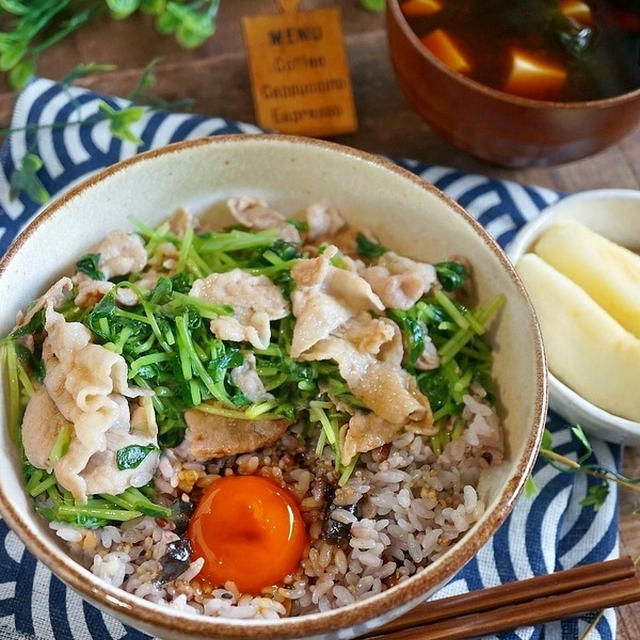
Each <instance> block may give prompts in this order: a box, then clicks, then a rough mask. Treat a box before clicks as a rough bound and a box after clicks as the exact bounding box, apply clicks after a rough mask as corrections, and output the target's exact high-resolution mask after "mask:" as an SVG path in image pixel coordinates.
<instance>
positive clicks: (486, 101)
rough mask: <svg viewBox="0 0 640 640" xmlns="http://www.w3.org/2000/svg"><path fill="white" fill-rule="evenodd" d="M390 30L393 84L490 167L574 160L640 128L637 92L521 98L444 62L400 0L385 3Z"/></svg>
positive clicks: (447, 134)
mask: <svg viewBox="0 0 640 640" xmlns="http://www.w3.org/2000/svg"><path fill="white" fill-rule="evenodd" d="M387 30H388V36H389V50H390V54H391V61H392V63H393V67H394V70H395V72H396V79H397V81H398V84H399V85H400V88H401V89H402V90H403V92H404V94H405V96H406V97H407V100H408V101H409V102H410V104H411V105H412V106H413V108H414V109H415V110H416V111H417V112H418V113H419V114H420V115H421V116H422V118H423V119H424V120H425V121H426V122H427V124H428V125H429V126H431V127H432V128H433V129H434V130H435V131H437V132H438V133H439V134H441V135H442V136H443V137H444V138H445V139H446V140H448V141H449V142H451V143H452V144H454V145H455V146H456V147H459V148H460V149H464V150H465V151H468V152H470V153H472V154H474V155H476V156H478V157H479V158H483V159H484V160H488V161H489V162H494V163H496V164H500V165H504V166H508V167H524V166H529V165H552V164H559V163H562V162H568V161H569V160H577V159H578V158H582V157H584V156H587V155H590V154H592V153H596V152H597V151H600V150H601V149H604V148H605V147H607V146H609V145H611V144H613V143H614V142H616V141H617V140H619V139H620V138H622V137H623V136H624V135H626V134H627V133H629V132H630V131H631V130H632V129H633V128H634V127H635V126H636V125H638V124H639V123H640V88H639V89H636V90H635V91H632V92H629V93H626V94H624V95H620V96H615V97H613V98H607V99H603V100H590V101H585V102H551V101H543V100H530V99H528V98H520V97H517V96H512V95H509V94H508V93H504V92H502V91H497V90H496V89H492V88H490V87H486V86H484V85H482V84H480V83H478V82H475V81H473V80H471V79H469V78H467V77H466V76H464V75H462V74H461V73H456V72H454V71H452V70H451V69H449V68H448V67H447V66H446V65H445V64H443V63H442V62H440V60H438V59H437V58H436V57H435V56H434V55H432V54H431V53H430V52H429V51H428V50H427V48H426V47H425V46H424V45H423V44H422V42H421V41H420V38H418V36H417V35H416V34H415V33H414V32H413V30H412V29H411V27H410V26H409V24H408V23H407V21H406V19H405V17H404V15H403V14H402V11H401V9H400V4H399V0H388V2H387ZM479 46H481V44H480V45H479Z"/></svg>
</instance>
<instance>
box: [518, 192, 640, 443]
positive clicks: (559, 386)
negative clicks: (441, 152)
mask: <svg viewBox="0 0 640 640" xmlns="http://www.w3.org/2000/svg"><path fill="white" fill-rule="evenodd" d="M619 199H623V200H629V201H634V202H637V203H638V206H639V207H640V190H639V189H627V188H622V187H620V188H616V187H611V188H609V187H605V188H600V189H588V190H586V191H578V192H577V193H572V194H569V195H567V196H565V197H563V198H560V200H557V201H556V202H554V203H553V204H550V205H549V206H548V207H545V208H544V209H543V210H542V211H541V212H540V215H539V216H537V217H536V218H534V219H533V220H531V221H530V222H527V223H526V224H525V225H523V226H522V227H521V228H520V229H519V230H518V232H517V233H516V235H515V236H514V237H513V239H512V240H511V243H510V244H509V246H508V247H507V250H506V253H507V256H508V257H509V259H510V260H511V261H512V262H513V263H514V265H515V263H516V262H517V261H518V260H519V259H520V258H521V257H522V256H523V255H524V254H525V253H527V252H528V251H529V249H530V248H531V246H532V245H533V244H534V242H535V241H536V240H537V239H538V238H539V237H540V235H541V233H543V232H544V231H545V230H546V229H547V228H548V227H549V226H550V225H552V224H553V221H554V218H555V217H556V216H558V215H560V214H561V213H562V210H563V209H564V208H565V207H569V206H572V205H573V204H574V203H580V202H584V201H587V202H590V201H594V200H596V201H597V200H600V201H602V202H606V201H607V200H619ZM639 217H640V216H639ZM548 382H549V398H550V404H551V405H554V406H552V407H551V408H552V409H554V408H555V405H557V404H558V403H557V402H555V400H556V398H562V400H563V401H564V402H566V403H567V404H568V405H569V406H570V407H571V408H572V409H575V410H577V411H581V412H583V413H584V414H587V415H588V416H589V417H590V418H591V419H593V420H597V421H598V422H599V423H604V424H606V425H607V426H613V427H615V428H616V429H620V430H621V433H620V436H624V435H626V436H630V437H631V438H633V439H634V442H636V441H639V440H638V438H639V436H638V432H639V428H640V422H637V421H634V420H629V418H623V417H622V416H618V415H616V414H615V413H610V412H609V411H607V410H606V409H602V408H601V407H599V406H598V405H596V404H593V403H592V402H589V400H587V399H585V398H583V397H582V396H581V395H580V394H578V393H576V392H575V391H574V390H573V389H572V388H571V387H569V386H568V385H566V384H565V383H564V382H562V380H560V379H559V378H557V377H556V376H554V375H553V373H552V372H551V371H549V372H548ZM556 410H557V411H558V413H562V412H563V411H562V409H561V408H558V409H556ZM603 437H604V438H605V439H607V438H606V435H603Z"/></svg>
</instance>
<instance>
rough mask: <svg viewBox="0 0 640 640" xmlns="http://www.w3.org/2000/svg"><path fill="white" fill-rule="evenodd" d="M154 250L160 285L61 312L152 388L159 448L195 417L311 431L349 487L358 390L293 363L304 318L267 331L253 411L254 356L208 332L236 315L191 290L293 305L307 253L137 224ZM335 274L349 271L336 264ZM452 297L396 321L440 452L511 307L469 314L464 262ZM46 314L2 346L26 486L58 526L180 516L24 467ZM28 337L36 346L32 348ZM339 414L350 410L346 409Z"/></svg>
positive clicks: (362, 241)
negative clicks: (279, 296) (433, 359)
mask: <svg viewBox="0 0 640 640" xmlns="http://www.w3.org/2000/svg"><path fill="white" fill-rule="evenodd" d="M134 224H135V225H136V227H137V230H138V233H139V234H140V236H141V237H142V238H143V240H144V242H145V248H146V251H147V254H148V256H149V264H151V265H152V266H153V268H155V269H157V272H158V274H159V276H158V278H157V281H156V283H155V285H154V286H153V288H152V289H151V290H149V289H148V288H146V287H142V286H141V279H142V278H143V277H144V275H143V274H140V273H132V274H129V275H128V276H127V277H126V278H118V279H116V280H117V282H115V283H114V286H113V287H112V288H111V289H110V290H109V291H108V292H107V293H106V294H105V295H104V296H103V297H102V298H101V299H100V300H99V301H98V302H97V303H96V304H94V305H92V306H89V307H87V308H84V307H79V306H77V305H76V304H75V302H74V299H75V293H76V292H75V291H74V292H73V295H72V296H71V298H70V299H69V300H68V301H67V302H66V303H64V304H63V305H62V306H60V307H59V308H58V311H59V312H60V313H61V314H62V315H63V316H64V318H65V320H66V321H67V322H81V323H83V324H84V325H85V326H86V327H88V328H89V329H90V330H91V333H92V336H93V341H94V342H95V343H96V344H100V345H102V346H104V347H105V348H107V349H109V350H111V351H113V352H114V353H117V354H120V355H121V356H122V357H123V358H124V360H125V362H126V364H127V369H128V378H129V383H130V384H131V385H133V386H137V387H141V388H143V389H148V390H151V391H153V395H152V397H151V402H152V403H153V408H154V411H155V418H156V422H157V425H158V445H159V447H160V449H163V448H167V447H174V446H177V445H179V444H180V443H181V442H182V441H183V438H184V433H185V430H186V423H185V419H184V412H185V411H186V410H188V409H197V410H198V411H202V412H204V413H209V414H214V415H218V416H222V417H228V418H233V419H237V420H256V419H261V420H267V419H279V418H286V419H288V420H289V421H291V422H292V423H302V425H303V430H302V433H301V437H302V438H309V439H312V438H313V439H315V442H316V443H317V444H316V454H317V456H318V457H321V456H325V455H329V456H331V458H332V461H333V465H334V467H335V474H336V478H337V479H338V483H339V484H340V485H344V484H345V483H346V482H347V481H348V479H349V477H350V476H351V474H352V473H353V472H354V469H355V467H356V464H357V456H356V457H354V458H352V459H351V461H350V463H349V464H348V465H345V464H343V462H342V459H341V452H340V430H341V427H342V426H343V425H345V424H346V423H347V422H348V421H349V419H350V417H351V415H352V414H353V413H355V411H356V410H358V411H365V412H366V411H368V409H367V407H366V406H364V405H363V404H362V402H360V401H359V400H358V399H357V398H356V397H355V396H354V395H353V394H352V392H351V390H350V389H349V387H348V385H347V384H346V382H345V381H344V380H343V379H342V377H341V376H340V373H339V370H338V366H337V364H336V363H335V362H333V361H313V362H298V361H294V360H293V359H292V358H291V357H290V352H291V343H292V338H293V328H294V318H293V316H292V315H288V316H286V317H284V318H282V319H280V320H275V321H272V322H271V341H270V343H269V344H268V346H267V347H266V348H264V349H255V348H251V354H252V355H253V356H254V357H255V364H256V370H257V373H258V375H259V377H260V380H261V382H262V384H263V386H264V388H265V390H266V391H267V392H268V393H269V394H270V395H269V396H267V398H266V399H262V400H259V401H255V402H251V401H250V400H249V399H248V398H247V397H246V396H245V394H244V393H243V392H242V390H241V389H240V388H239V387H238V386H236V384H235V383H234V380H233V376H232V375H231V372H232V371H233V369H234V368H236V367H239V366H241V365H243V363H244V362H245V354H246V349H247V346H248V345H246V344H244V343H238V342H230V341H226V340H221V339H219V338H217V337H216V336H215V335H213V334H212V332H211V330H210V327H209V325H210V322H211V320H213V319H216V318H218V317H220V316H225V315H229V314H232V313H233V309H232V308H231V307H229V306H226V305H214V304H211V303H209V302H207V301H205V300H202V299H199V298H195V297H193V296H191V295H190V291H191V288H192V285H193V283H194V281H195V280H196V279H198V278H205V277H206V276H208V275H209V274H211V273H221V272H227V271H230V270H232V269H236V268H240V269H243V270H244V271H246V272H249V273H251V274H252V275H264V276H267V277H268V278H270V279H271V281H272V282H273V283H275V284H276V285H277V286H278V287H279V288H280V290H281V291H282V293H283V295H284V297H285V298H287V299H288V298H289V297H290V294H291V291H292V288H293V281H292V278H291V268H292V266H293V265H294V264H295V263H296V262H297V261H298V260H299V259H301V258H304V257H307V256H306V254H302V253H300V249H299V247H298V246H297V245H295V244H291V243H288V242H285V241H283V240H281V239H278V237H277V230H275V229H271V230H266V231H258V232H250V231H247V230H245V229H238V228H233V229H230V230H227V231H220V232H213V231H210V232H204V233H195V232H194V231H193V229H191V228H190V227H187V229H186V231H185V232H184V234H183V235H182V236H178V235H176V234H174V233H172V232H171V230H170V228H169V225H168V223H165V224H163V225H161V226H160V227H158V228H157V229H152V228H150V227H148V226H147V225H145V224H143V223H141V222H134ZM167 247H170V248H172V251H171V252H170V253H171V255H172V256H173V257H172V258H171V260H173V261H174V266H172V268H171V270H168V269H167V268H165V267H164V266H163V265H164V261H165V259H166V255H165V252H166V250H167ZM357 248H358V251H359V252H360V253H361V254H362V255H364V256H365V257H367V258H369V259H371V258H377V257H379V256H381V255H382V254H383V253H385V252H386V249H385V248H384V247H382V246H381V245H378V244H376V243H374V242H372V241H371V240H369V239H368V238H366V237H365V236H364V235H362V234H360V235H359V236H358V238H357ZM99 261H100V256H99V254H86V255H84V256H82V258H80V260H79V261H78V262H77V268H78V270H79V271H80V272H81V273H84V274H86V275H88V276H89V277H91V278H92V279H93V280H97V281H99V280H103V278H104V274H103V273H102V272H101V271H100V269H99ZM334 266H337V267H338V268H342V264H341V263H340V261H338V262H337V263H334ZM435 268H436V273H437V275H438V278H439V280H440V283H441V285H442V290H438V291H436V292H435V293H433V294H430V295H428V296H427V297H424V298H423V299H421V300H419V301H418V302H417V303H416V304H415V305H414V306H413V307H411V308H410V309H408V310H406V311H403V310H397V309H395V310H388V311H387V316H388V317H389V318H391V319H392V320H394V321H395V322H396V323H397V324H398V326H399V327H400V330H401V332H402V336H403V340H404V347H405V362H404V366H405V368H406V369H407V371H409V372H410V373H411V374H413V375H415V377H416V380H417V384H418V387H419V388H420V390H421V391H422V393H424V394H425V395H426V396H427V397H428V399H429V401H430V403H431V407H432V410H433V413H434V420H435V423H436V424H437V425H438V426H439V427H441V428H440V431H439V433H438V434H437V435H435V436H433V437H432V438H431V446H432V449H433V450H434V452H436V453H438V452H440V451H441V450H442V449H443V448H444V447H445V446H446V443H447V442H449V441H450V440H452V439H455V438H456V437H458V436H459V435H460V434H461V433H462V430H463V428H464V424H463V421H462V419H461V417H460V415H461V413H462V409H463V406H464V403H463V396H464V395H465V394H467V393H469V392H470V389H471V386H472V384H473V383H474V382H477V383H479V384H481V385H482V386H483V387H484V388H485V389H486V390H487V391H488V392H489V393H490V392H491V377H490V369H491V360H492V358H491V349H490V347H489V345H488V344H487V342H486V340H485V337H484V334H485V332H486V326H487V324H488V322H489V321H490V320H491V318H492V317H493V316H494V315H495V314H496V312H497V311H498V310H499V308H500V307H501V306H502V304H503V303H504V300H505V299H504V296H497V297H496V298H495V299H494V300H493V301H491V302H490V303H489V304H488V305H487V306H485V307H481V308H479V309H475V310H471V309H469V308H467V307H465V306H464V305H462V304H461V303H460V302H459V301H458V300H457V299H456V297H455V296H456V294H455V292H456V290H458V289H460V288H461V287H463V286H464V284H465V283H466V281H467V279H468V273H467V271H466V268H465V267H464V266H463V265H461V264H459V263H455V262H445V263H439V264H437V265H435ZM121 292H122V293H125V292H127V294H128V296H129V297H131V296H133V298H134V304H130V305H129V306H126V307H123V306H121V305H120V304H119V302H118V296H119V294H120V293H121ZM43 323H44V313H43V311H42V310H40V311H38V312H37V313H36V314H34V315H33V317H32V318H31V319H30V321H29V322H28V323H27V324H26V325H25V326H23V327H21V328H19V329H17V330H15V331H14V332H13V333H12V334H11V335H10V336H8V337H7V338H5V339H4V340H3V341H2V343H1V345H2V346H1V349H0V357H1V360H2V363H1V364H2V365H3V366H4V369H5V371H6V374H7V375H6V378H7V380H8V395H7V398H8V402H7V409H8V415H9V425H10V430H11V433H12V436H13V438H14V440H15V441H16V443H17V444H18V446H19V447H20V450H21V453H22V458H23V466H24V475H25V481H26V489H27V492H28V493H29V495H31V497H32V498H34V500H35V504H36V508H37V509H38V511H39V512H40V513H41V514H42V515H43V516H45V517H46V518H48V519H50V520H56V521H61V522H67V523H70V524H72V525H76V526H82V527H99V526H103V525H105V524H107V523H118V522H125V521H128V520H131V519H134V518H137V517H140V516H142V515H148V516H152V517H158V518H170V517H171V509H170V507H169V505H166V504H164V503H163V502H162V499H159V497H158V496H157V495H156V492H155V489H154V488H153V487H151V486H148V487H143V488H141V489H135V488H129V489H127V490H126V491H124V492H123V493H121V494H119V495H115V496H114V495H107V494H101V495H94V496H90V498H89V499H88V501H87V503H86V504H78V503H77V502H76V501H75V500H74V499H73V498H72V496H71V494H70V493H69V492H68V491H66V490H65V489H64V488H63V487H61V486H60V485H59V484H58V483H57V481H56V478H55V476H54V475H53V474H52V473H48V472H46V471H44V470H42V469H36V468H35V467H33V466H32V465H31V464H30V463H29V462H28V461H27V459H26V457H25V456H24V451H23V450H22V445H21V437H20V424H21V420H22V413H23V412H24V408H25V406H26V404H27V402H28V400H29V398H30V397H31V396H32V395H33V394H34V392H35V391H34V390H35V389H36V388H37V386H38V385H39V384H41V383H42V380H43V378H44V365H43V362H42V359H41V353H42V343H43V340H44V326H43ZM27 335H30V336H32V342H33V345H32V347H33V348H32V349H27V348H26V347H25V346H24V345H23V343H22V341H23V338H24V337H25V336H27ZM430 341H431V342H432V343H433V346H434V348H435V350H436V352H437V357H438V362H437V363H435V364H434V366H433V368H431V369H427V370H425V368H424V367H421V366H419V362H420V359H421V358H422V357H423V355H424V352H425V348H426V347H427V346H428V343H429V342H430ZM337 404H338V405H339V406H340V409H339V408H338V407H337V406H336V405H337ZM72 433H73V425H68V426H65V427H64V428H63V429H62V430H61V431H60V433H59V435H58V438H57V439H56V442H55V444H54V446H53V449H52V451H51V453H50V456H49V459H50V461H51V463H52V464H53V463H55V462H57V461H59V460H60V459H61V458H62V457H63V456H64V455H65V454H66V452H67V449H68V447H69V442H70V441H71V438H72ZM153 450H155V446H154V445H149V446H146V445H145V446H138V445H133V446H128V447H125V448H123V449H120V450H118V451H117V453H116V461H117V467H118V469H120V470H125V469H135V468H137V466H138V465H140V464H141V463H142V461H143V460H144V459H145V458H146V456H147V455H149V454H150V453H151V452H152V451H153Z"/></svg>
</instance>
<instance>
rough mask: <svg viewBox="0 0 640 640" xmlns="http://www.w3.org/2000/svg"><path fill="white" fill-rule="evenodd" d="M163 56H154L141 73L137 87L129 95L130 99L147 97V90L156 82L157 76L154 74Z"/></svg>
mask: <svg viewBox="0 0 640 640" xmlns="http://www.w3.org/2000/svg"><path fill="white" fill-rule="evenodd" d="M161 59H162V58H154V59H153V60H152V61H151V62H150V63H149V64H148V65H147V66H146V67H145V68H144V69H143V70H142V73H141V74H140V79H139V80H138V84H137V85H136V87H135V89H133V91H131V92H130V93H129V94H128V95H127V99H128V100H137V99H139V98H145V97H146V96H145V91H146V90H147V89H149V87H152V86H153V85H154V84H155V83H156V78H155V76H154V75H153V71H154V69H155V66H156V65H157V64H158V62H160V60H161Z"/></svg>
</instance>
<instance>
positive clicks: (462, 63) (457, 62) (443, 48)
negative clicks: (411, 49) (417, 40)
mask: <svg viewBox="0 0 640 640" xmlns="http://www.w3.org/2000/svg"><path fill="white" fill-rule="evenodd" d="M422 44H424V46H425V47H427V49H429V51H431V53H432V54H433V55H434V56H435V57H436V58H438V60H440V61H441V62H443V63H444V64H446V65H447V67H449V68H450V69H451V70H452V71H457V72H458V73H469V71H471V63H470V62H469V61H468V60H467V58H465V56H464V54H463V53H462V51H460V49H459V48H458V45H456V43H455V42H454V41H453V40H452V39H451V36H450V35H449V34H448V33H447V32H446V31H443V30H442V29H435V30H434V31H431V32H430V33H428V34H427V35H426V36H424V38H422Z"/></svg>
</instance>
